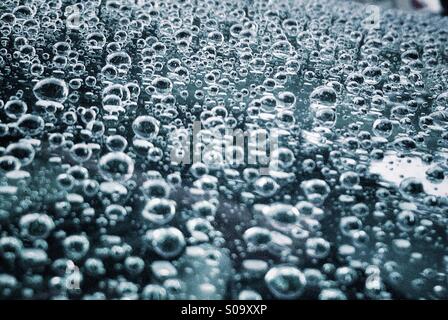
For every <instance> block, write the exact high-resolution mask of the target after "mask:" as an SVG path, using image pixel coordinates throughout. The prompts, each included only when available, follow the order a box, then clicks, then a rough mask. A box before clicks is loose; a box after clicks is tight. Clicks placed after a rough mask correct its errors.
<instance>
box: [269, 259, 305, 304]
mask: <svg viewBox="0 0 448 320" xmlns="http://www.w3.org/2000/svg"><path fill="white" fill-rule="evenodd" d="M264 281H265V282H266V285H267V287H268V289H269V291H270V292H271V293H272V294H273V295H274V296H275V297H276V298H278V299H296V298H298V297H300V296H301V295H302V293H303V291H304V290H305V286H306V278H305V276H304V274H303V273H302V272H301V271H300V270H299V269H297V268H295V267H292V266H287V265H285V266H276V267H273V268H271V269H270V270H269V271H268V272H267V273H266V275H265V277H264Z"/></svg>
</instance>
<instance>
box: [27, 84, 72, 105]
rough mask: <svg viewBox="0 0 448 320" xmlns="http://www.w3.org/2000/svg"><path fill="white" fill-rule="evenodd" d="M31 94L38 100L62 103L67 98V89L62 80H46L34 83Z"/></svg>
mask: <svg viewBox="0 0 448 320" xmlns="http://www.w3.org/2000/svg"><path fill="white" fill-rule="evenodd" d="M33 93H34V95H35V96H36V98H37V99H39V100H48V101H54V102H59V103H63V102H64V101H65V100H66V99H67V96H68V87H67V84H66V83H65V81H64V80H60V79H57V78H46V79H43V80H40V81H39V82H38V83H36V85H35V86H34V88H33Z"/></svg>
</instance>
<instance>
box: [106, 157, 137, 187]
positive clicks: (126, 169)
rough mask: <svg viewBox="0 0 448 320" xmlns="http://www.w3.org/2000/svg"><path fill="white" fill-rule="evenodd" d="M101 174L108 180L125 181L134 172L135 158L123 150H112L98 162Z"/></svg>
mask: <svg viewBox="0 0 448 320" xmlns="http://www.w3.org/2000/svg"><path fill="white" fill-rule="evenodd" d="M98 168H99V172H100V173H101V176H102V177H103V178H104V179H106V180H108V181H118V182H123V181H126V180H129V179H130V178H131V177H132V174H133V173H134V160H132V158H131V157H129V156H128V155H127V154H126V153H123V152H110V153H107V154H106V155H104V156H102V157H101V159H100V160H99V162H98Z"/></svg>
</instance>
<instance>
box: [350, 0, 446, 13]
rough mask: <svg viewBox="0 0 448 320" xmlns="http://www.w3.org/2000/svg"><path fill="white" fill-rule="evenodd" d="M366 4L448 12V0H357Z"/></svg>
mask: <svg viewBox="0 0 448 320" xmlns="http://www.w3.org/2000/svg"><path fill="white" fill-rule="evenodd" d="M356 1H357V2H362V3H365V4H374V5H378V6H381V7H383V8H397V9H401V10H410V11H411V10H412V11H413V10H422V11H430V12H434V13H438V14H443V15H447V14H448V0H356Z"/></svg>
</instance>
